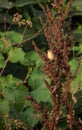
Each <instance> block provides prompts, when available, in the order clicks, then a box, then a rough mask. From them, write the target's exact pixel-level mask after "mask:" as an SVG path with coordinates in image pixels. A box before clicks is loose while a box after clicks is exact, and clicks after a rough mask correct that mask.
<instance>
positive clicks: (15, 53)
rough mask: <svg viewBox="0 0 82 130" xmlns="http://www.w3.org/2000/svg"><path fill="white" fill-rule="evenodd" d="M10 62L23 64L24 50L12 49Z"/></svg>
mask: <svg viewBox="0 0 82 130" xmlns="http://www.w3.org/2000/svg"><path fill="white" fill-rule="evenodd" d="M8 55H9V57H10V58H9V61H10V62H12V63H16V62H21V61H23V60H24V56H25V52H24V51H23V50H22V48H16V47H15V48H12V49H11V50H10V51H9V54H8Z"/></svg>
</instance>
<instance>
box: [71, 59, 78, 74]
mask: <svg viewBox="0 0 82 130" xmlns="http://www.w3.org/2000/svg"><path fill="white" fill-rule="evenodd" d="M69 65H70V67H71V72H72V75H73V74H74V72H75V70H76V68H77V66H78V61H77V60H76V59H75V58H73V59H72V60H71V61H70V62H69Z"/></svg>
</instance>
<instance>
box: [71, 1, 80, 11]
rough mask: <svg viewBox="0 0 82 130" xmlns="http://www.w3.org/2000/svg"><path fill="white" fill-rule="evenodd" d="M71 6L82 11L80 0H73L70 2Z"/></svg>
mask: <svg viewBox="0 0 82 130" xmlns="http://www.w3.org/2000/svg"><path fill="white" fill-rule="evenodd" d="M72 6H73V7H74V8H75V9H76V10H77V11H82V0H78V1H77V0H74V1H73V2H72Z"/></svg>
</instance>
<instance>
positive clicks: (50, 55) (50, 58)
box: [47, 50, 54, 61]
mask: <svg viewBox="0 0 82 130" xmlns="http://www.w3.org/2000/svg"><path fill="white" fill-rule="evenodd" d="M47 56H48V59H49V60H51V61H52V60H54V54H53V52H52V50H48V51H47Z"/></svg>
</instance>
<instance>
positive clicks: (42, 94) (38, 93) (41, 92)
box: [31, 86, 53, 105]
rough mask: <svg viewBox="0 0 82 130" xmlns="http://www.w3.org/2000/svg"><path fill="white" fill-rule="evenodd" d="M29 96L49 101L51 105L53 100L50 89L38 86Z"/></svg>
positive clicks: (41, 100) (37, 99) (38, 100)
mask: <svg viewBox="0 0 82 130" xmlns="http://www.w3.org/2000/svg"><path fill="white" fill-rule="evenodd" d="M31 96H32V97H33V98H34V99H35V100H36V101H37V102H45V103H47V102H49V103H51V104H52V105H53V101H52V98H51V93H50V91H49V90H48V89H47V88H46V86H45V87H44V86H43V87H40V88H38V89H36V90H35V91H33V92H31Z"/></svg>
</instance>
